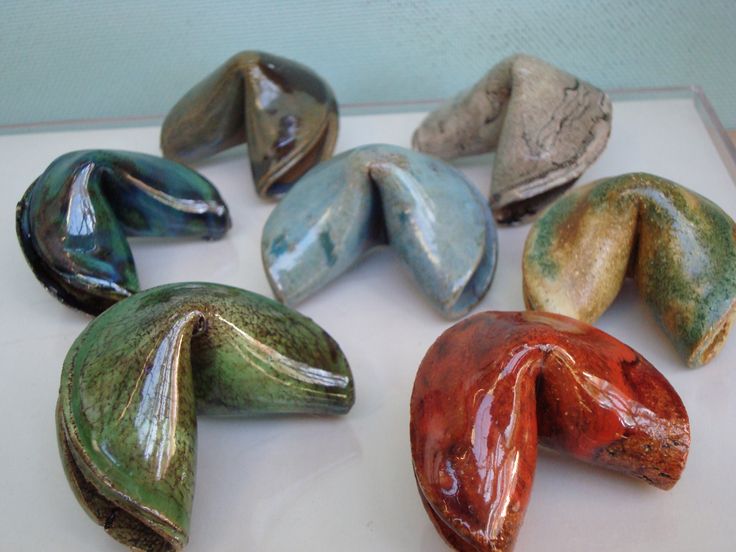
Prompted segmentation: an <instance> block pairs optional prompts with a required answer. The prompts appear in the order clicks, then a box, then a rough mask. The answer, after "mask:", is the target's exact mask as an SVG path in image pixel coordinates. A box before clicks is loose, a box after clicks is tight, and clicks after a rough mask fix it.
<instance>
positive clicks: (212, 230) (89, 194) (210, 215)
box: [16, 150, 230, 314]
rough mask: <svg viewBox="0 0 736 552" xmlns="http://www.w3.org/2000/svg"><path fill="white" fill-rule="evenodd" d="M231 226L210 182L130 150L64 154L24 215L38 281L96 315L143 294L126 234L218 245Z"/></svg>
mask: <svg viewBox="0 0 736 552" xmlns="http://www.w3.org/2000/svg"><path fill="white" fill-rule="evenodd" d="M229 228H230V217H229V215H228V210H227V206H226V205H225V203H224V202H223V200H222V198H221V197H220V194H219V193H218V192H217V190H216V189H215V187H214V186H213V185H212V184H211V183H210V182H209V181H208V180H207V179H205V178H204V177H203V176H201V175H199V174H198V173H196V172H195V171H193V170H191V169H188V168H187V167H185V166H183V165H180V164H179V163H175V162H173V161H168V160H166V159H161V158H159V157H154V156H152V155H145V154H142V153H132V152H126V151H108V150H85V151H75V152H71V153H67V154H65V155H62V156H61V157H59V158H58V159H56V160H55V161H54V162H53V163H51V165H49V166H48V168H47V169H46V170H45V171H44V172H43V174H42V175H41V176H39V177H38V178H37V179H36V180H35V181H34V182H33V184H31V186H30V187H29V188H28V190H27V191H26V193H25V195H24V196H23V198H22V199H21V200H20V202H19V203H18V207H17V209H16V230H17V232H18V240H19V241H20V245H21V248H22V249H23V253H24V254H25V257H26V260H27V261H28V264H29V265H30V266H31V268H32V269H33V272H34V273H35V274H36V277H37V278H38V279H39V280H40V281H41V283H42V284H43V285H44V286H45V287H46V288H47V289H48V290H49V291H50V292H51V293H53V294H54V295H55V296H56V298H57V299H59V300H60V301H61V302H62V303H66V304H68V305H69V306H71V307H75V308H77V309H80V310H83V311H85V312H88V313H90V314H99V313H100V312H102V311H104V310H105V309H106V308H108V307H109V306H110V305H112V304H113V303H115V302H117V301H119V300H120V299H123V298H125V297H128V296H129V295H131V294H132V293H135V292H137V291H138V290H139V288H140V286H139V283H138V275H137V274H136V270H135V264H134V262H133V256H132V254H131V252H130V247H129V245H128V241H127V239H126V236H145V237H154V236H155V237H159V236H172V237H173V236H185V237H197V238H204V239H208V240H215V239H219V238H221V237H222V236H223V234H225V232H226V231H227V230H228V229H229Z"/></svg>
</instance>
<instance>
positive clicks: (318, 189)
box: [261, 145, 497, 318]
mask: <svg viewBox="0 0 736 552" xmlns="http://www.w3.org/2000/svg"><path fill="white" fill-rule="evenodd" d="M380 245H389V246H390V247H391V248H392V249H393V250H394V251H396V253H397V254H398V255H399V257H400V258H401V260H402V261H403V262H404V263H405V264H406V265H407V266H408V267H409V269H410V270H411V272H412V274H413V276H414V278H415V279H416V281H417V282H418V283H419V285H420V286H421V288H422V289H423V290H424V292H425V294H426V295H427V296H428V297H429V299H430V300H431V301H432V302H433V304H434V305H435V306H436V307H437V308H438V309H439V310H440V311H441V312H442V313H443V314H444V315H445V316H448V317H451V318H454V317H458V316H462V315H463V314H465V313H467V312H468V311H469V310H470V309H472V308H473V307H474V306H475V305H476V304H477V303H478V301H480V300H481V299H482V298H483V295H484V294H485V293H486V291H487V290H488V287H489V286H490V285H491V280H492V279H493V272H494V269H495V264H496V254H497V245H496V230H495V227H494V224H493V217H492V216H491V213H490V211H489V209H488V207H487V205H486V204H485V201H484V200H483V198H482V197H481V196H480V194H479V192H478V191H477V190H476V188H475V187H474V186H473V185H472V184H470V183H469V182H468V181H467V180H465V178H464V177H463V175H462V174H461V173H460V172H459V171H457V170H456V169H454V168H452V167H450V166H449V165H447V164H445V163H443V162H442V161H439V160H438V159H434V158H432V157H429V156H427V155H423V154H421V153H416V152H413V151H411V150H407V149H404V148H400V147H397V146H389V145H369V146H362V147H359V148H355V149H353V150H350V151H348V152H345V153H342V154H340V155H338V156H336V157H335V158H333V159H331V160H330V161H327V162H325V163H321V164H320V165H318V166H317V167H315V168H314V169H312V170H311V171H310V172H309V173H307V174H306V175H305V176H304V177H303V178H302V179H301V180H300V181H299V183H298V184H297V185H296V186H295V187H294V188H293V190H292V191H291V192H290V193H289V194H288V195H287V196H286V197H285V198H284V200H283V201H282V202H281V203H280V204H279V205H278V206H277V207H276V208H275V209H274V210H273V212H272V213H271V216H270V217H269V219H268V221H267V222H266V226H265V227H264V229H263V239H262V242H261V251H262V255H263V264H264V266H265V269H266V273H267V275H268V278H269V282H270V283H271V287H272V288H273V291H274V294H275V295H276V297H277V298H278V299H279V300H281V301H283V302H285V303H287V304H294V303H297V302H299V301H301V300H303V299H305V298H306V297H308V296H309V295H311V294H312V293H314V292H315V291H317V290H318V289H320V288H321V287H323V286H324V285H326V284H327V283H328V282H330V281H331V280H333V279H334V278H336V277H337V276H339V275H340V274H342V273H343V272H345V271H346V270H347V269H348V268H350V267H351V266H352V265H353V264H354V263H356V262H357V261H358V259H359V258H360V257H361V256H362V255H364V254H365V253H366V252H368V251H369V250H371V249H372V248H374V247H376V246H380Z"/></svg>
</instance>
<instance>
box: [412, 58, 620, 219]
mask: <svg viewBox="0 0 736 552" xmlns="http://www.w3.org/2000/svg"><path fill="white" fill-rule="evenodd" d="M610 132H611V101H610V100H609V99H608V96H606V94H605V93H604V92H603V91H601V90H599V89H598V88H596V87H594V86H592V85H591V84H589V83H587V82H585V81H582V80H580V79H578V78H576V77H574V76H573V75H570V74H568V73H565V72H563V71H561V70H559V69H557V68H556V67H553V66H551V65H549V64H547V63H545V62H543V61H541V60H539V59H536V58H533V57H530V56H527V55H522V54H518V55H515V56H512V57H510V58H508V59H505V60H504V61H502V62H501V63H499V64H498V65H496V66H495V67H493V68H492V69H491V70H490V71H489V72H488V74H487V75H486V76H485V77H484V78H483V79H481V80H480V82H478V83H477V84H476V85H475V86H474V87H473V88H471V89H470V90H468V91H466V92H464V93H461V94H460V95H458V96H457V97H456V98H454V99H453V100H451V101H450V102H448V103H447V104H445V105H443V106H441V107H440V108H439V109H437V110H436V111H434V112H432V113H430V114H429V115H428V116H427V118H426V119H425V120H424V121H423V122H422V124H421V125H420V127H419V128H418V129H417V130H416V132H415V133H414V139H413V146H414V148H415V149H418V150H419V151H423V152H425V153H429V154H431V155H436V156H438V157H441V158H442V159H454V158H456V157H462V156H465V155H475V154H479V153H487V152H490V151H495V152H496V155H495V158H494V164H493V179H492V180H491V207H492V208H493V214H494V216H495V217H496V220H497V221H498V222H501V223H514V222H519V221H522V220H523V219H525V218H527V217H529V216H532V215H534V214H535V213H536V212H537V211H539V209H540V208H541V207H543V206H544V205H546V204H547V203H549V202H550V201H551V200H552V199H554V198H555V197H557V196H558V195H559V194H560V193H561V192H562V191H564V190H565V189H566V188H568V187H569V186H571V185H572V184H573V183H574V182H575V180H576V179H577V178H578V177H579V176H580V175H581V174H582V173H583V171H585V169H587V168H588V166H590V165H591V164H592V163H593V162H594V161H595V160H596V159H597V158H598V156H599V155H600V154H601V152H602V151H603V149H604V148H605V147H606V143H607V141H608V136H609V134H610Z"/></svg>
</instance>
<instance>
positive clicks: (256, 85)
mask: <svg viewBox="0 0 736 552" xmlns="http://www.w3.org/2000/svg"><path fill="white" fill-rule="evenodd" d="M336 139H337V103H336V102H335V96H334V94H333V93H332V90H331V89H330V87H329V85H328V84H327V83H326V82H325V81H324V80H322V79H321V78H320V77H319V75H317V74H316V73H314V71H312V70H311V69H309V68H308V67H305V66H304V65H301V64H299V63H297V62H295V61H291V60H289V59H285V58H281V57H278V56H274V55H272V54H267V53H264V52H240V53H239V54H236V55H234V56H233V57H231V58H230V59H229V60H228V61H226V62H225V63H224V64H223V65H222V66H221V67H219V68H218V69H216V70H215V72H214V73H212V74H211V75H210V76H208V77H207V78H206V79H204V80H203V81H202V82H200V83H199V84H197V85H196V86H195V87H194V88H192V89H191V90H190V91H189V92H187V93H186V95H185V96H184V97H183V98H181V99H180V100H179V101H178V102H177V104H176V105H175V106H174V107H173V108H172V109H171V111H169V113H168V115H167V116H166V120H164V123H163V127H162V128H161V150H162V151H163V154H164V156H165V157H169V158H171V159H176V160H177V161H181V162H184V163H193V162H196V161H199V160H201V159H204V158H206V157H209V156H211V155H214V154H215V153H218V152H220V151H223V150H226V149H229V148H231V147H233V146H236V145H238V144H242V143H244V142H245V143H247V144H248V157H249V158H250V164H251V171H252V172H253V180H254V182H255V185H256V189H257V190H258V193H259V195H261V196H263V197H266V196H268V197H277V196H280V195H282V194H285V193H286V192H287V191H288V190H289V188H290V187H291V185H292V184H293V183H294V182H296V180H298V179H299V177H300V176H301V175H303V174H304V173H305V172H306V171H307V170H309V168H310V167H312V166H313V165H315V164H317V163H319V162H320V161H322V160H323V159H327V158H329V157H330V155H332V151H333V149H334V148H335V141H336Z"/></svg>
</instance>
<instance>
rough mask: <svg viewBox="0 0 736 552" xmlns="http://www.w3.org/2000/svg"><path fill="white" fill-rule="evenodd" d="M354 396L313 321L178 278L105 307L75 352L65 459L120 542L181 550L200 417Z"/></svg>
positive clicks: (338, 402) (67, 369)
mask: <svg viewBox="0 0 736 552" xmlns="http://www.w3.org/2000/svg"><path fill="white" fill-rule="evenodd" d="M353 400H354V394H353V380H352V375H351V373H350V368H349V366H348V363H347V361H346V359H345V357H344V356H343V353H342V351H341V350H340V348H339V347H338V345H337V343H335V341H334V340H333V339H332V338H331V337H330V336H329V335H327V334H326V333H325V332H324V330H322V329H321V328H320V327H319V326H317V325H316V324H315V323H314V322H312V321H311V320H310V319H309V318H306V317H304V316H302V315H300V314H299V313H297V312H295V311H292V310H291V309H288V308H287V307H284V306H283V305H280V304H279V303H277V302H275V301H273V300H271V299H267V298H266V297H262V296H260V295H257V294H255V293H250V292H247V291H244V290H241V289H236V288H231V287H227V286H221V285H215V284H195V283H191V284H172V285H165V286H161V287H157V288H153V289H150V290H147V291H144V292H141V293H138V294H136V295H133V296H132V297H130V298H128V299H125V300H124V301H121V302H120V303H118V304H116V305H114V306H113V307H111V308H110V309H108V310H107V311H105V312H104V313H103V314H102V315H100V316H99V317H98V318H96V319H94V320H93V321H92V322H91V323H90V324H89V325H88V326H87V328H86V329H85V330H84V331H83V332H82V334H81V335H80V336H79V337H78V338H77V340H76V341H75V342H74V344H73V345H72V347H71V349H70V350H69V353H68V354H67V357H66V360H65V361H64V368H63V371H62V376H61V388H60V391H59V402H58V407H57V413H56V423H57V430H58V436H59V445H60V452H61V459H62V463H63V465H64V469H65V471H66V474H67V478H68V479H69V483H70V484H71V486H72V489H73V490H74V493H75V495H76V497H77V499H78V500H79V502H80V504H81V505H82V506H83V507H84V509H85V511H86V512H87V513H88V514H89V515H90V516H91V517H92V518H93V519H94V520H95V521H96V522H97V523H98V524H99V525H102V526H103V527H104V528H105V530H106V531H107V532H108V533H109V534H110V535H111V536H112V537H113V538H115V539H117V540H118V541H120V542H121V543H123V544H125V545H127V546H130V547H131V548H133V549H135V550H145V551H174V550H180V549H181V548H182V547H183V546H184V545H185V544H186V543H187V539H188V535H189V520H190V514H191V507H192V499H193V495H194V480H195V460H196V438H197V421H196V414H211V415H224V416H238V415H240V416H250V415H262V414H295V413H307V414H344V413H346V412H347V411H348V410H350V407H351V406H352V404H353ZM244 469H247V467H246V466H244Z"/></svg>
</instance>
